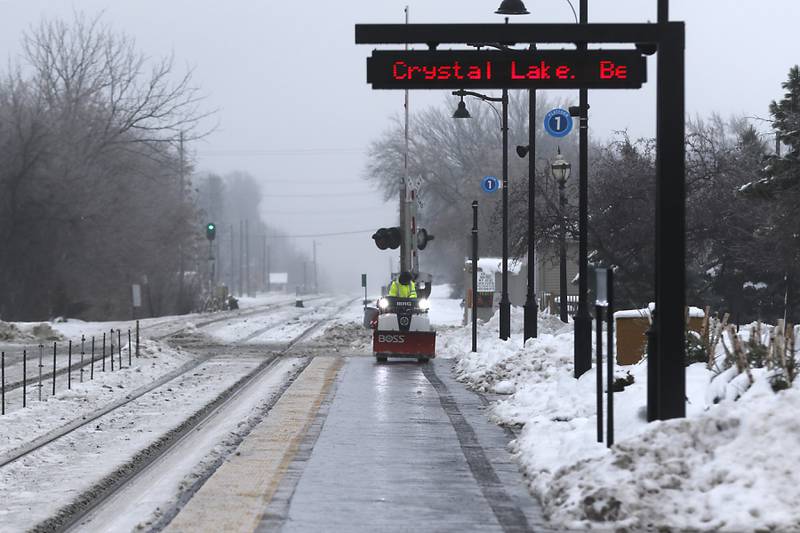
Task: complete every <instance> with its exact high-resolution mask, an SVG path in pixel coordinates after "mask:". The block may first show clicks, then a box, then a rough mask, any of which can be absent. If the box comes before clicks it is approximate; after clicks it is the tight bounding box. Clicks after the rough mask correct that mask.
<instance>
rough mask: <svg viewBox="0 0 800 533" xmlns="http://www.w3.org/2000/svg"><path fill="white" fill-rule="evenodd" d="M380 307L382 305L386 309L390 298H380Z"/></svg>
mask: <svg viewBox="0 0 800 533" xmlns="http://www.w3.org/2000/svg"><path fill="white" fill-rule="evenodd" d="M378 307H380V308H381V309H386V308H387V307H389V300H387V299H386V298H381V299H380V300H378Z"/></svg>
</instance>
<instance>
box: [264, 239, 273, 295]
mask: <svg viewBox="0 0 800 533" xmlns="http://www.w3.org/2000/svg"><path fill="white" fill-rule="evenodd" d="M265 242H266V238H265ZM270 259H271V258H270V249H269V246H267V292H269V291H270V290H271V289H272V286H271V284H270V280H269V273H270V272H272V268H271V267H270Z"/></svg>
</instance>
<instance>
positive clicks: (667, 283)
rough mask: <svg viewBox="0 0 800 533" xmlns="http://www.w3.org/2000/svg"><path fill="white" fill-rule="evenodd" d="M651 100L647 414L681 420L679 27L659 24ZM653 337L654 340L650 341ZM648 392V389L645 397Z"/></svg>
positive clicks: (681, 46)
mask: <svg viewBox="0 0 800 533" xmlns="http://www.w3.org/2000/svg"><path fill="white" fill-rule="evenodd" d="M659 26H660V27H661V28H663V30H662V32H661V34H662V38H661V39H660V42H659V45H658V87H657V96H656V101H657V104H656V106H657V107H656V117H657V119H656V121H657V124H656V128H657V141H656V142H657V147H656V151H657V155H656V273H655V287H656V295H655V300H656V302H655V303H656V311H657V312H656V315H655V317H654V319H653V329H654V331H653V334H652V335H651V341H652V340H655V344H654V347H653V348H654V353H653V354H652V355H653V360H649V361H648V366H649V365H651V364H655V365H656V371H655V372H654V373H650V372H648V375H651V376H652V375H653V374H655V378H656V380H655V382H650V381H648V387H655V393H654V395H653V396H650V394H648V397H655V398H656V408H655V409H654V410H652V413H651V414H652V415H653V416H654V417H655V418H657V419H659V420H666V419H669V418H679V417H684V416H686V368H685V360H686V345H685V338H684V337H685V324H684V321H685V318H684V308H685V306H686V292H685V291H686V178H685V157H686V153H685V150H686V148H685V145H684V142H685V129H684V128H685V116H684V113H685V95H684V89H685V87H684V79H685V71H684V70H685V64H684V59H685V58H684V47H685V27H684V25H683V23H679V22H673V23H667V22H663V23H660V24H659ZM653 337H655V338H653ZM649 392H650V391H649V390H648V393H649Z"/></svg>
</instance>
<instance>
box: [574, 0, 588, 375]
mask: <svg viewBox="0 0 800 533" xmlns="http://www.w3.org/2000/svg"><path fill="white" fill-rule="evenodd" d="M587 4H588V0H581V2H580V23H581V24H586V23H587V22H588V19H589V8H588V5H587ZM578 49H579V50H586V43H585V42H582V43H579V44H578ZM578 107H579V115H578V167H579V168H578V312H577V313H576V314H575V317H574V328H575V334H574V337H573V338H574V341H573V342H574V346H573V350H574V353H573V363H574V373H575V377H576V378H578V377H580V376H581V375H583V373H584V372H586V371H587V370H589V369H590V368H592V318H591V317H590V316H589V302H588V298H589V283H588V282H589V253H588V248H589V245H588V238H589V237H588V235H589V234H588V226H589V91H587V90H586V89H579V90H578Z"/></svg>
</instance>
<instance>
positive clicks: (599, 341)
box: [594, 305, 603, 442]
mask: <svg viewBox="0 0 800 533" xmlns="http://www.w3.org/2000/svg"><path fill="white" fill-rule="evenodd" d="M594 312H595V322H596V323H597V338H596V339H595V340H596V345H597V348H596V350H595V352H596V353H595V355H596V359H597V361H596V367H597V442H603V308H602V307H600V306H599V305H595V306H594Z"/></svg>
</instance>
